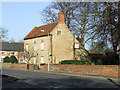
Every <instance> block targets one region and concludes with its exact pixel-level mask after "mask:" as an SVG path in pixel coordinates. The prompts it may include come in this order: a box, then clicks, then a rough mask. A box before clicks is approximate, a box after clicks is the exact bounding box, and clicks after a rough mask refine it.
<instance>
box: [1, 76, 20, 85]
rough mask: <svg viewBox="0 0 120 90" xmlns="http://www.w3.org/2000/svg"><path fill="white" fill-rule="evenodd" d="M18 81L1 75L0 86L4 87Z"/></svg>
mask: <svg viewBox="0 0 120 90" xmlns="http://www.w3.org/2000/svg"><path fill="white" fill-rule="evenodd" d="M17 80H19V79H18V78H15V77H11V76H7V75H2V85H6V84H8V83H12V82H15V81H17Z"/></svg>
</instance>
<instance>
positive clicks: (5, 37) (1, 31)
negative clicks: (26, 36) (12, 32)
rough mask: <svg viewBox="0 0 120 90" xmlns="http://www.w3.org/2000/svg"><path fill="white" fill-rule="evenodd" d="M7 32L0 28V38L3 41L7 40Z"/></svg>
mask: <svg viewBox="0 0 120 90" xmlns="http://www.w3.org/2000/svg"><path fill="white" fill-rule="evenodd" d="M7 34H8V30H7V29H5V28H3V27H1V26H0V37H1V38H2V39H3V40H5V39H7Z"/></svg>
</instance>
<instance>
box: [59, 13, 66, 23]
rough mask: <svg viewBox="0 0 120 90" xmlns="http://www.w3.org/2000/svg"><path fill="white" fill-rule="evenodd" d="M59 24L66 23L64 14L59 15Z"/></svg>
mask: <svg viewBox="0 0 120 90" xmlns="http://www.w3.org/2000/svg"><path fill="white" fill-rule="evenodd" d="M58 22H59V23H65V16H64V13H63V12H59V13H58Z"/></svg>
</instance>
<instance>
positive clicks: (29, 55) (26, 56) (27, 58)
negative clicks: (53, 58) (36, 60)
mask: <svg viewBox="0 0 120 90" xmlns="http://www.w3.org/2000/svg"><path fill="white" fill-rule="evenodd" d="M34 56H35V55H34V52H33V51H30V50H24V60H25V62H26V63H27V69H29V64H30V62H31V59H32V58H33V57H34Z"/></svg>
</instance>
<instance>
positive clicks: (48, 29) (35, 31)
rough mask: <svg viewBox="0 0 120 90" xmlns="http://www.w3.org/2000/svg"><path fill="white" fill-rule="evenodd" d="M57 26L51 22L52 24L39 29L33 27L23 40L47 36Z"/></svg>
mask: <svg viewBox="0 0 120 90" xmlns="http://www.w3.org/2000/svg"><path fill="white" fill-rule="evenodd" d="M57 24H58V22H53V23H50V24H47V25H43V26H40V27H34V28H33V29H32V31H31V32H30V33H29V34H27V36H26V37H25V38H24V40H25V39H30V38H35V37H39V36H44V35H48V33H50V32H51V31H52V30H53V29H54V27H55V26H56V25H57ZM41 30H44V31H41Z"/></svg>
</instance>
